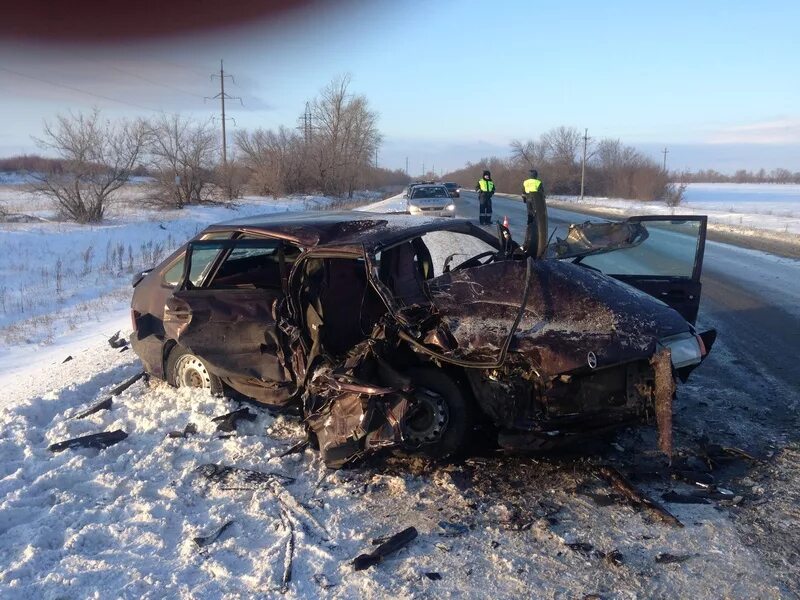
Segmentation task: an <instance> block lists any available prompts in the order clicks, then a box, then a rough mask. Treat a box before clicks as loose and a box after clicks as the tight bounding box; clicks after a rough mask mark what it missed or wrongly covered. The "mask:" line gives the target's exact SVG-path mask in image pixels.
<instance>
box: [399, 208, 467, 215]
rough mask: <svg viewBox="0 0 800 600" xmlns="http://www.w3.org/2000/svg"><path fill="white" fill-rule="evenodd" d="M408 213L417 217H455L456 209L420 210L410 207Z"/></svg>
mask: <svg viewBox="0 0 800 600" xmlns="http://www.w3.org/2000/svg"><path fill="white" fill-rule="evenodd" d="M408 212H409V213H410V214H412V215H415V216H424V217H455V216H456V211H455V209H448V208H440V207H437V208H419V207H417V206H409V207H408Z"/></svg>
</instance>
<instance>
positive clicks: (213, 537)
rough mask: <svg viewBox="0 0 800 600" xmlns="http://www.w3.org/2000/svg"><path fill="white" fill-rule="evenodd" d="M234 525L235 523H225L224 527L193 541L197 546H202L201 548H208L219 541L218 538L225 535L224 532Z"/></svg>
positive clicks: (221, 526) (194, 538) (199, 536)
mask: <svg viewBox="0 0 800 600" xmlns="http://www.w3.org/2000/svg"><path fill="white" fill-rule="evenodd" d="M231 525H233V521H225V522H224V523H223V524H222V525H220V526H219V527H217V528H216V529H214V530H213V531H212V532H211V533H209V534H207V535H198V536H197V537H193V538H192V541H194V543H195V544H197V545H198V546H200V547H201V548H203V547H205V546H208V545H209V544H213V543H214V542H215V541H217V538H219V536H221V535H222V534H223V532H224V531H225V530H226V529H228V527H230V526H231Z"/></svg>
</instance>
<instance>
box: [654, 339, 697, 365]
mask: <svg viewBox="0 0 800 600" xmlns="http://www.w3.org/2000/svg"><path fill="white" fill-rule="evenodd" d="M659 343H660V344H661V345H662V346H666V347H667V348H669V350H670V355H671V356H672V366H673V367H675V368H676V369H680V368H681V367H688V366H689V365H696V364H698V363H699V362H700V361H702V360H703V354H704V353H703V348H702V346H701V345H700V342H699V341H698V340H697V336H695V335H694V334H692V333H689V332H686V333H680V334H678V335H672V336H670V337H667V338H662V339H661V340H659Z"/></svg>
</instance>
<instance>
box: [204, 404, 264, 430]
mask: <svg viewBox="0 0 800 600" xmlns="http://www.w3.org/2000/svg"><path fill="white" fill-rule="evenodd" d="M257 417H258V415H256V413H252V412H250V411H249V410H248V409H247V407H242V408H240V409H238V410H234V411H233V412H229V413H227V414H224V415H220V416H218V417H214V418H213V419H211V420H212V421H213V422H214V423H216V424H217V431H236V423H238V422H239V421H241V420H244V421H250V422H251V423H252V422H253V421H255V420H256V418H257Z"/></svg>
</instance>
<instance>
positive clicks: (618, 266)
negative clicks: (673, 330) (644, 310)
mask: <svg viewBox="0 0 800 600" xmlns="http://www.w3.org/2000/svg"><path fill="white" fill-rule="evenodd" d="M707 220H708V218H707V217H705V216H677V215H676V216H655V215H652V216H638V217H631V218H629V219H628V220H627V221H624V222H622V224H627V226H628V229H629V230H630V231H632V232H635V234H636V238H635V241H634V243H631V244H630V245H627V244H621V243H620V244H617V245H616V246H612V247H613V249H610V250H608V251H602V250H601V251H599V252H597V253H591V254H585V255H582V256H578V257H577V258H576V259H575V262H576V263H580V264H582V265H584V266H587V267H591V268H593V269H597V270H599V271H602V272H603V273H605V274H606V275H609V276H611V277H614V278H615V279H619V280H620V281H624V282H625V283H627V284H630V285H632V286H633V287H635V288H638V289H640V290H641V291H643V292H645V293H647V294H650V295H651V296H654V297H656V298H658V299H659V300H662V301H663V302H665V303H666V304H668V305H669V306H671V307H672V308H674V309H675V310H676V311H678V312H679V313H680V314H681V315H682V316H683V318H685V319H686V320H687V321H689V322H690V323H694V322H695V319H696V318H697V311H698V309H699V308H700V292H701V284H700V273H701V271H702V269H703V253H704V251H705V243H706V225H707Z"/></svg>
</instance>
